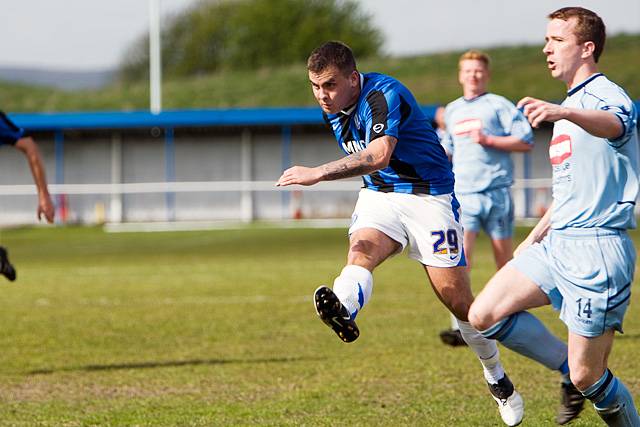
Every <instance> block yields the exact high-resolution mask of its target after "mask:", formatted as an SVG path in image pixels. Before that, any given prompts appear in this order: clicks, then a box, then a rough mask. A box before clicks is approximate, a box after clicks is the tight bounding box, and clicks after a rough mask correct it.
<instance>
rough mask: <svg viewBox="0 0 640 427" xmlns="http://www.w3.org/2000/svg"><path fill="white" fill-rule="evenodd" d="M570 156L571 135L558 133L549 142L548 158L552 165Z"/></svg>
mask: <svg viewBox="0 0 640 427" xmlns="http://www.w3.org/2000/svg"><path fill="white" fill-rule="evenodd" d="M569 157H571V137H570V136H569V135H566V134H562V135H558V136H556V137H555V138H553V139H552V140H551V144H549V160H550V161H551V164H552V165H559V164H560V163H562V162H564V161H565V160H566V159H568V158H569Z"/></svg>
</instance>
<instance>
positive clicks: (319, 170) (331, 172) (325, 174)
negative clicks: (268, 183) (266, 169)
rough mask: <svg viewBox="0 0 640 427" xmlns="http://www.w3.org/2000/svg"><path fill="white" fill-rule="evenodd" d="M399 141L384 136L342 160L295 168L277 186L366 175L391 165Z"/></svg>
mask: <svg viewBox="0 0 640 427" xmlns="http://www.w3.org/2000/svg"><path fill="white" fill-rule="evenodd" d="M397 141H398V140H397V139H396V138H394V137H392V136H382V137H380V138H377V139H375V140H373V141H372V142H371V143H369V145H368V146H367V148H365V149H364V150H362V151H358V152H356V153H353V154H350V155H348V156H346V157H344V158H342V159H339V160H335V161H333V162H329V163H325V164H323V165H320V166H316V167H314V168H308V167H305V166H294V167H292V168H289V169H287V170H286V171H284V172H283V174H282V176H281V177H280V178H279V179H278V182H277V183H276V186H279V187H284V186H286V185H292V184H299V185H313V184H316V183H318V182H320V181H333V180H336V179H342V178H350V177H354V176H361V175H366V174H368V173H371V172H375V171H377V170H380V169H384V168H386V167H387V166H388V165H389V161H390V160H391V154H392V153H393V149H394V148H395V146H396V143H397Z"/></svg>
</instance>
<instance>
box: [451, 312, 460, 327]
mask: <svg viewBox="0 0 640 427" xmlns="http://www.w3.org/2000/svg"><path fill="white" fill-rule="evenodd" d="M449 314H450V315H451V330H453V331H458V330H460V327H459V326H458V319H456V316H454V315H453V314H452V313H449Z"/></svg>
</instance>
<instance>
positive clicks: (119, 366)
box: [27, 357, 321, 375]
mask: <svg viewBox="0 0 640 427" xmlns="http://www.w3.org/2000/svg"><path fill="white" fill-rule="evenodd" d="M311 360H321V358H319V357H280V358H265V359H193V360H172V361H167V362H140V363H114V364H107V365H85V366H72V367H66V368H65V367H63V368H55V369H54V368H51V369H47V368H44V369H35V370H33V371H29V372H27V374H28V375H48V374H54V373H56V372H80V371H85V372H96V371H117V370H126V369H155V368H174V367H180V366H198V365H228V364H229V365H235V364H245V363H246V364H248V363H291V362H300V361H311Z"/></svg>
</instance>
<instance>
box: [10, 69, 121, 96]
mask: <svg viewBox="0 0 640 427" xmlns="http://www.w3.org/2000/svg"><path fill="white" fill-rule="evenodd" d="M114 75H115V72H114V71H112V70H105V71H67V70H46V69H38V68H18V67H0V80H3V81H5V82H18V83H23V84H26V85H34V86H48V87H53V88H57V89H63V90H78V89H99V88H102V87H105V86H107V85H108V84H109V83H111V82H112V80H113V77H114Z"/></svg>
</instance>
